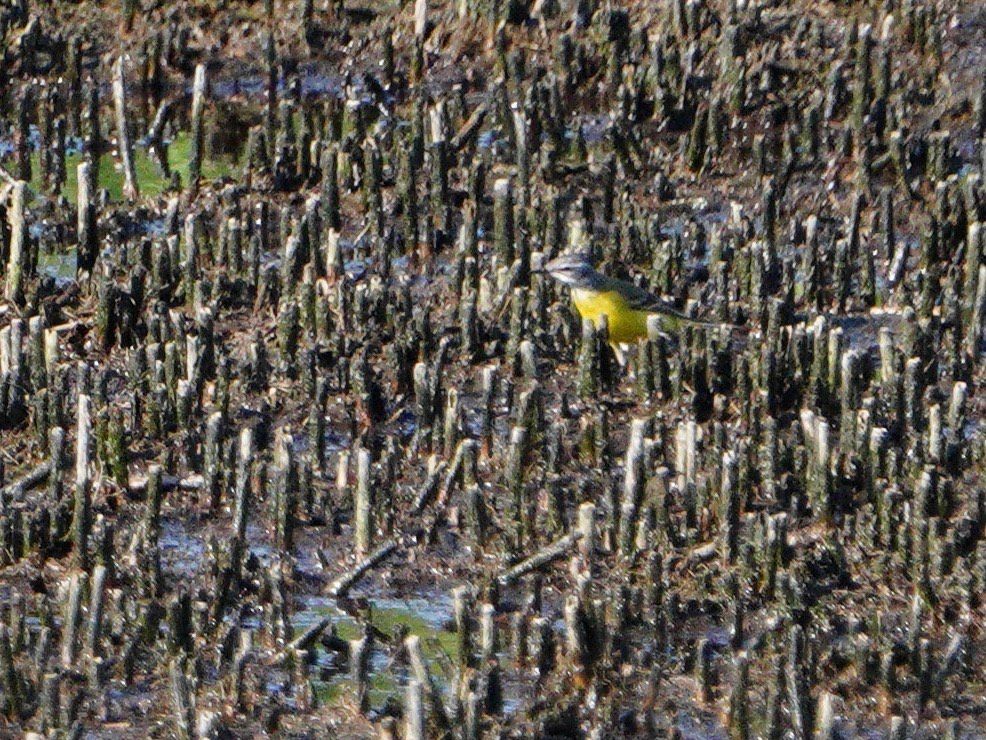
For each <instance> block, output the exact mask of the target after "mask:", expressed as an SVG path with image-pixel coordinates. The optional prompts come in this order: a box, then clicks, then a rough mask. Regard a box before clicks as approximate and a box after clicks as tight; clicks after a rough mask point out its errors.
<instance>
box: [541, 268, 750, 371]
mask: <svg viewBox="0 0 986 740" xmlns="http://www.w3.org/2000/svg"><path fill="white" fill-rule="evenodd" d="M533 272H536V273H542V274H546V275H548V276H549V277H551V278H553V279H555V280H557V281H558V282H559V283H561V284H562V285H567V286H568V287H569V288H571V290H572V301H573V302H574V303H575V308H576V309H577V310H578V312H579V315H580V316H581V317H582V318H583V319H589V320H590V321H592V323H593V324H594V325H595V326H596V328H597V329H598V328H600V326H601V324H602V322H603V317H605V318H606V324H607V327H608V331H609V343H610V346H611V347H612V348H613V351H614V353H615V354H616V357H617V359H618V360H619V362H620V364H621V365H623V364H625V363H624V354H623V350H624V349H625V348H626V347H628V346H630V345H633V344H636V342H637V341H638V340H640V339H644V338H646V337H647V336H648V331H647V319H648V318H649V317H651V316H659V317H660V318H661V324H662V326H663V327H664V328H666V329H670V330H677V329H678V328H679V327H680V326H681V325H682V324H690V325H692V326H703V327H706V328H710V329H727V330H735V329H738V328H739V327H736V326H734V325H732V324H722V323H714V322H708V321H702V320H701V319H695V318H692V317H691V316H686V315H685V314H683V313H682V312H681V311H678V310H677V309H675V308H674V307H673V306H671V305H670V304H669V303H668V302H667V301H665V300H663V299H662V298H659V297H658V296H656V295H654V294H653V293H651V292H649V291H647V290H644V289H643V288H640V287H638V286H636V285H634V284H633V283H628V282H627V281H626V280H620V279H619V278H614V277H609V276H608V275H603V274H602V273H601V272H599V271H598V270H596V269H595V268H594V267H593V266H592V260H591V259H590V257H589V256H588V255H587V254H585V253H583V252H573V253H569V254H563V255H561V256H560V257H556V258H555V259H553V260H551V261H550V262H547V263H546V264H544V265H543V266H542V267H541V268H540V269H538V270H533Z"/></svg>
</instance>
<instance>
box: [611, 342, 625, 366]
mask: <svg viewBox="0 0 986 740" xmlns="http://www.w3.org/2000/svg"><path fill="white" fill-rule="evenodd" d="M609 346H610V347H611V348H612V350H613V354H614V355H616V361H617V362H618V363H620V370H623V369H624V368H626V366H627V356H626V353H625V352H624V351H623V345H621V344H618V343H616V342H610V343H609Z"/></svg>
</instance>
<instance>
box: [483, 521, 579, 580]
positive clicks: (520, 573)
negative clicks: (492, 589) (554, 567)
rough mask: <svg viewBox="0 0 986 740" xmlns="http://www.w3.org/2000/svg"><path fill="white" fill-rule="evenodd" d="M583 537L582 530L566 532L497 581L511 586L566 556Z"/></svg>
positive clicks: (504, 573) (500, 576)
mask: <svg viewBox="0 0 986 740" xmlns="http://www.w3.org/2000/svg"><path fill="white" fill-rule="evenodd" d="M580 539H582V533H581V532H572V533H570V534H566V535H565V536H564V537H562V538H561V539H558V540H555V541H554V542H552V543H551V544H550V545H547V546H546V547H544V548H542V549H540V550H538V551H537V552H536V553H534V554H533V555H531V556H530V557H529V558H526V559H525V560H522V561H521V562H519V563H517V565H515V566H514V567H513V568H510V569H509V570H507V571H505V572H503V573H501V574H500V575H499V576H497V579H496V580H497V581H498V582H499V583H500V585H502V586H509V585H510V584H511V583H513V582H514V581H517V580H518V579H520V578H523V577H524V576H526V575H527V574H528V573H532V572H534V571H536V570H541V569H542V568H544V567H545V566H546V565H549V564H551V563H553V562H554V561H555V560H558V559H559V558H563V557H565V555H567V554H568V552H569V550H571V549H572V548H573V547H574V546H575V544H576V543H577V542H578V541H579V540H580Z"/></svg>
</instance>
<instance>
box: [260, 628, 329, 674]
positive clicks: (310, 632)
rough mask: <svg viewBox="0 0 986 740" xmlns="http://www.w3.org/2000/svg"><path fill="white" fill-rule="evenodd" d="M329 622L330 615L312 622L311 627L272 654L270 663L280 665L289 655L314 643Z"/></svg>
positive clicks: (306, 648)
mask: <svg viewBox="0 0 986 740" xmlns="http://www.w3.org/2000/svg"><path fill="white" fill-rule="evenodd" d="M330 624H332V619H331V617H326V618H325V619H323V620H321V621H320V622H318V623H317V624H313V625H312V626H311V627H309V628H308V629H306V630H305V631H304V632H302V633H301V634H300V635H298V637H296V638H295V639H293V640H292V641H291V642H289V643H288V644H287V645H286V646H285V648H284V650H282V651H281V652H279V653H278V654H277V655H276V656H274V659H273V660H272V661H271V665H280V664H281V663H283V662H284V661H285V660H287V659H288V657H289V656H290V655H293V654H294V653H299V652H301V651H303V650H308V649H309V648H310V647H311V646H312V645H313V644H314V643H315V640H317V639H318V638H319V636H321V634H322V633H323V632H325V630H326V629H328V627H329V625H330Z"/></svg>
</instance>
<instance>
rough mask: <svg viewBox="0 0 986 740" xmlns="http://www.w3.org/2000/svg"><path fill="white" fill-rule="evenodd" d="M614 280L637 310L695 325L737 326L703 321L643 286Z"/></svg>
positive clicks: (727, 327)
mask: <svg viewBox="0 0 986 740" xmlns="http://www.w3.org/2000/svg"><path fill="white" fill-rule="evenodd" d="M613 282H614V283H618V284H619V285H618V287H617V290H619V292H620V293H621V294H622V295H623V296H624V297H625V298H626V300H627V304H628V305H629V306H630V308H632V309H634V310H635V311H647V312H648V313H656V314H660V315H661V316H666V317H668V318H670V319H673V320H674V321H680V322H683V323H686V324H691V325H693V326H705V327H709V328H716V329H719V328H724V329H735V328H737V327H735V326H733V325H732V324H723V323H719V322H716V321H702V320H701V319H695V318H692V317H691V316H688V315H686V314H684V313H682V312H681V311H679V310H678V309H676V308H675V307H674V306H672V305H671V304H670V303H668V302H667V301H666V300H664V299H663V298H661V297H659V296H656V295H654V294H653V293H651V292H650V291H649V290H644V289H643V288H640V287H638V286H636V285H634V284H633V283H628V282H626V281H625V280H615V279H614V280H613ZM614 287H616V286H614Z"/></svg>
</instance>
